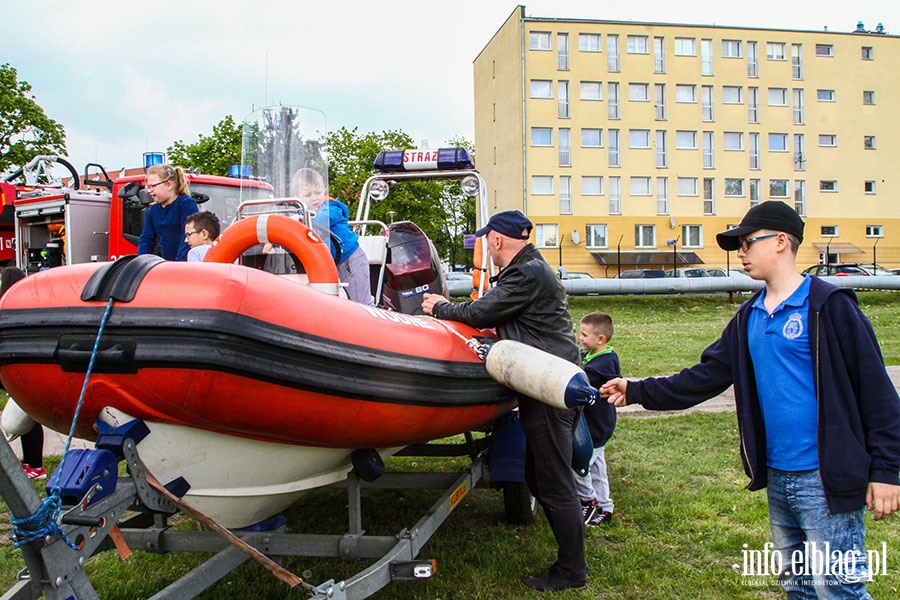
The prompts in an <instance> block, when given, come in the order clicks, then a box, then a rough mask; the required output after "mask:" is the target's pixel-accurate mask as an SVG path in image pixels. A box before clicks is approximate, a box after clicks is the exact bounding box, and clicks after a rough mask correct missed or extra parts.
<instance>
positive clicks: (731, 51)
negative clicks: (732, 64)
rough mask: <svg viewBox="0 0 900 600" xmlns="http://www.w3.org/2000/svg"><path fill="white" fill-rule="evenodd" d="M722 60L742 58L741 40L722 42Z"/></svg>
mask: <svg viewBox="0 0 900 600" xmlns="http://www.w3.org/2000/svg"><path fill="white" fill-rule="evenodd" d="M722 58H741V40H722Z"/></svg>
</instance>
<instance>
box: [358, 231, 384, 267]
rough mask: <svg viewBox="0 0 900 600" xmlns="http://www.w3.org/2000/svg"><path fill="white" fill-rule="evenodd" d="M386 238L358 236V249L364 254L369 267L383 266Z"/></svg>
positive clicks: (382, 236) (381, 236)
mask: <svg viewBox="0 0 900 600" xmlns="http://www.w3.org/2000/svg"><path fill="white" fill-rule="evenodd" d="M387 242H388V239H387V236H386V235H361V236H359V247H360V248H362V249H363V252H365V253H366V257H368V259H369V264H370V265H383V264H384V261H385V259H386V258H387Z"/></svg>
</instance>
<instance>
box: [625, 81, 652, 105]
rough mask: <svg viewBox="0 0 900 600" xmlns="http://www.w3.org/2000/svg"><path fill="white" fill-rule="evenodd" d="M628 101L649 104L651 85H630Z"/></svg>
mask: <svg viewBox="0 0 900 600" xmlns="http://www.w3.org/2000/svg"><path fill="white" fill-rule="evenodd" d="M628 99H629V100H630V101H632V102H649V101H650V84H649V83H629V84H628Z"/></svg>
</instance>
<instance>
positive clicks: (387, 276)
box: [382, 221, 447, 315]
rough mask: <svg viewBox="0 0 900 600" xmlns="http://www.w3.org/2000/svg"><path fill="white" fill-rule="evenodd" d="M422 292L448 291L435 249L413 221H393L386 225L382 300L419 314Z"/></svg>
mask: <svg viewBox="0 0 900 600" xmlns="http://www.w3.org/2000/svg"><path fill="white" fill-rule="evenodd" d="M425 292H429V293H433V294H441V295H442V296H446V295H447V283H446V281H445V280H444V271H443V269H442V268H441V263H440V260H439V258H438V255H437V250H435V248H434V244H432V243H431V240H429V239H428V236H426V235H425V232H423V231H422V230H421V229H419V227H418V226H417V225H415V224H414V223H411V222H409V221H400V222H398V223H392V224H391V225H390V227H389V228H388V255H387V264H386V265H385V271H384V285H383V287H382V302H383V303H384V305H385V306H386V307H387V308H390V309H393V310H396V311H397V312H402V313H406V314H408V315H421V314H424V313H423V312H422V297H423V295H424V294H425Z"/></svg>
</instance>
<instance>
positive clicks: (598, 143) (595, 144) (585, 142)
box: [581, 128, 603, 148]
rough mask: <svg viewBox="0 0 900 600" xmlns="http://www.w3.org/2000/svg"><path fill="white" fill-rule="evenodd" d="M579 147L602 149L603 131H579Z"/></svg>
mask: <svg viewBox="0 0 900 600" xmlns="http://www.w3.org/2000/svg"><path fill="white" fill-rule="evenodd" d="M581 147H582V148H602V147H603V130H602V129H587V128H584V129H582V130H581Z"/></svg>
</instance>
